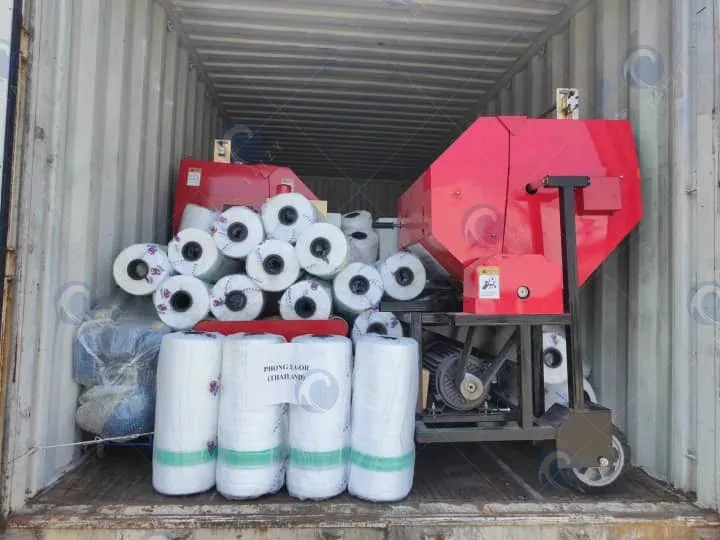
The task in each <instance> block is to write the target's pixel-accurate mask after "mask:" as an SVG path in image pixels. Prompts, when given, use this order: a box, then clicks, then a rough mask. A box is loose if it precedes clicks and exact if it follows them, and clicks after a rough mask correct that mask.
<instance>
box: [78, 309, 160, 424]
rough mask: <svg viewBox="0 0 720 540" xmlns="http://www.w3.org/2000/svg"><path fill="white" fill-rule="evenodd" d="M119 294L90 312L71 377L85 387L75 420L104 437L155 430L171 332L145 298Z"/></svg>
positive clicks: (81, 334)
mask: <svg viewBox="0 0 720 540" xmlns="http://www.w3.org/2000/svg"><path fill="white" fill-rule="evenodd" d="M119 298H120V299H115V300H113V302H111V303H109V307H103V306H101V307H99V308H98V309H95V310H93V311H91V312H90V313H88V316H87V320H86V321H85V322H84V323H83V324H82V325H80V327H79V328H78V331H77V335H76V339H75V350H74V359H73V379H74V380H75V382H77V383H78V384H80V385H82V386H83V387H84V388H83V390H82V392H81V395H80V398H79V400H78V409H77V412H76V414H75V420H76V423H77V424H78V426H79V427H80V428H81V429H83V430H85V431H87V432H89V433H93V434H95V435H98V436H100V437H103V438H111V437H125V436H131V435H136V434H139V433H147V432H150V431H152V429H153V422H154V415H155V372H156V368H157V358H158V352H159V350H160V341H161V340H162V336H163V335H165V334H167V333H169V332H171V331H172V329H171V328H170V327H168V326H166V325H165V324H163V323H162V322H161V321H160V320H159V319H158V318H157V315H156V314H155V312H154V309H153V305H152V303H151V302H149V301H148V300H147V299H145V298H143V299H135V300H127V299H123V298H122V297H119ZM140 300H144V301H140ZM106 304H107V303H106Z"/></svg>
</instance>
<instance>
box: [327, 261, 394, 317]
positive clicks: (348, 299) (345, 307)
mask: <svg viewBox="0 0 720 540" xmlns="http://www.w3.org/2000/svg"><path fill="white" fill-rule="evenodd" d="M382 295H383V284H382V279H381V278H380V273H379V272H378V271H377V270H375V268H373V267H372V266H369V265H367V264H363V263H351V264H349V265H347V266H346V267H345V269H344V270H343V271H342V272H340V273H339V274H338V275H337V276H335V279H334V280H333V296H334V297H335V307H336V308H337V310H338V312H339V313H341V314H343V315H346V316H351V317H352V316H355V315H357V314H359V313H362V312H363V311H367V310H368V309H375V308H377V307H378V305H379V304H380V300H382Z"/></svg>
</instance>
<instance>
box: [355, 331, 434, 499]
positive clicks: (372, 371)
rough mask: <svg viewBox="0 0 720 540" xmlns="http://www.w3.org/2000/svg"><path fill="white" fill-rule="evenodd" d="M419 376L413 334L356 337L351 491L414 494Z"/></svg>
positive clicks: (371, 495) (392, 496) (360, 494)
mask: <svg viewBox="0 0 720 540" xmlns="http://www.w3.org/2000/svg"><path fill="white" fill-rule="evenodd" d="M419 376H420V375H419V367H418V344H417V341H415V340H414V339H411V338H392V337H388V336H376V335H365V336H362V337H361V338H360V339H359V340H358V343H357V346H356V348H355V368H354V371H353V402H352V444H351V453H350V480H349V484H348V491H349V492H350V494H351V495H354V496H356V497H359V498H361V499H366V500H370V501H375V502H389V501H398V500H401V499H404V498H405V497H406V496H407V495H408V493H410V490H411V489H412V484H413V476H414V466H415V439H414V436H415V406H416V404H417V395H418V378H419Z"/></svg>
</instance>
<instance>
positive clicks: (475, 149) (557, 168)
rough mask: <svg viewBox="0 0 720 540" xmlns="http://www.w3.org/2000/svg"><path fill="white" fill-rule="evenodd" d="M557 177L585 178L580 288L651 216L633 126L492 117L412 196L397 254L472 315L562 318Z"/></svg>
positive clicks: (402, 207)
mask: <svg viewBox="0 0 720 540" xmlns="http://www.w3.org/2000/svg"><path fill="white" fill-rule="evenodd" d="M548 176H586V177H589V179H590V185H589V186H588V187H586V188H584V189H583V190H578V191H577V192H576V197H575V214H576V218H575V222H576V230H577V233H576V238H577V265H578V278H579V284H582V283H584V282H585V281H586V280H587V279H588V277H589V276H590V274H592V272H593V271H594V270H595V269H596V268H597V267H598V266H599V265H600V264H601V263H602V262H603V261H604V260H605V259H607V257H608V256H609V255H610V254H611V253H612V251H613V250H614V249H615V248H616V247H617V246H618V245H619V244H620V242H622V240H623V239H624V238H625V237H626V236H627V235H628V234H629V233H630V231H631V230H632V229H633V227H635V226H636V225H637V224H638V223H639V222H640V218H641V215H642V201H641V185H640V170H639V166H638V160H637V153H636V148H635V142H634V139H633V133H632V127H631V124H630V122H628V121H626V120H558V119H531V118H527V117H524V116H501V117H483V118H479V119H478V120H476V121H475V122H474V123H473V125H472V126H471V127H470V128H469V129H468V130H467V131H466V132H465V133H463V134H462V135H461V136H460V137H459V138H458V139H457V140H456V141H455V143H453V144H452V145H451V146H450V147H449V148H448V149H447V150H446V151H445V152H444V153H443V154H442V155H441V156H440V157H439V158H438V159H437V160H436V161H435V162H434V163H433V164H432V165H431V166H430V168H428V169H427V171H425V173H424V174H423V175H422V176H421V177H420V178H419V179H418V180H417V181H416V182H415V183H414V184H413V185H412V186H411V187H410V189H409V190H408V191H407V192H406V193H404V194H403V196H402V197H401V199H400V201H399V203H398V216H399V217H400V220H401V229H400V246H401V247H403V248H406V249H410V250H411V251H413V252H415V253H417V254H418V255H420V256H421V258H423V259H424V261H425V263H426V266H428V267H429V275H430V276H432V275H433V273H447V274H448V275H449V277H450V278H452V279H454V280H456V281H459V282H462V284H463V310H464V312H466V313H475V314H481V315H542V314H549V315H553V314H561V313H563V296H562V256H561V244H560V211H559V193H558V190H557V189H551V188H546V187H544V186H543V179H544V178H545V177H548Z"/></svg>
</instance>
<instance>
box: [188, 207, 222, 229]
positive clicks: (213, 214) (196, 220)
mask: <svg viewBox="0 0 720 540" xmlns="http://www.w3.org/2000/svg"><path fill="white" fill-rule="evenodd" d="M218 214H219V212H217V211H215V210H210V209H209V208H205V207H204V206H200V205H197V204H192V203H190V204H188V205H186V206H185V208H184V209H183V214H182V218H180V230H181V231H182V230H184V229H200V230H201V231H205V232H210V230H211V229H212V227H213V225H214V224H215V220H216V219H217V218H218Z"/></svg>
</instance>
